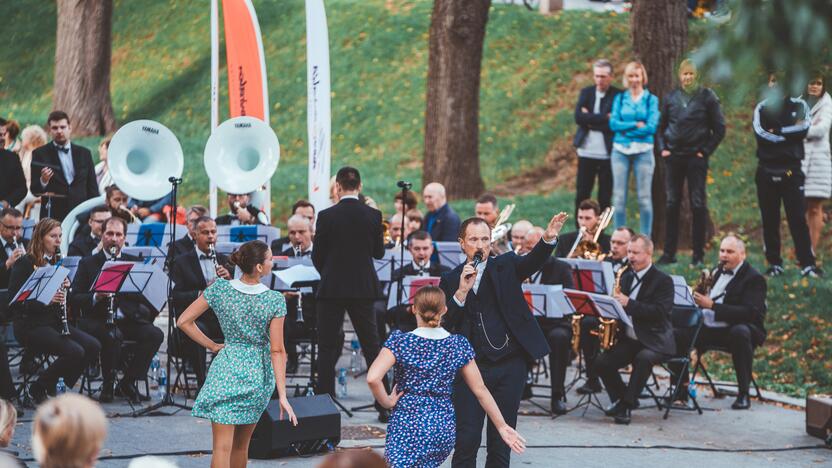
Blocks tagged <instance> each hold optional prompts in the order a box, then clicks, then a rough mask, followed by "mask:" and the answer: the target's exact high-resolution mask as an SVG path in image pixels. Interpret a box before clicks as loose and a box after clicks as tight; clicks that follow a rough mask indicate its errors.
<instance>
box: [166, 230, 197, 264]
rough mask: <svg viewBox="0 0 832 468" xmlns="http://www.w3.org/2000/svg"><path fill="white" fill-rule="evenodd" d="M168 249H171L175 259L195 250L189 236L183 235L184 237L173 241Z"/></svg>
mask: <svg viewBox="0 0 832 468" xmlns="http://www.w3.org/2000/svg"><path fill="white" fill-rule="evenodd" d="M169 248H170V249H171V253H172V255H173V258H176V257H178V256H180V255H182V254H186V253H188V252H191V251H193V250H194V248H195V244H194V241H193V239H191V236H190V235H188V234H185V236H184V237H182V238H180V239H176V240H175V241H173V244H171V245H170V247H169Z"/></svg>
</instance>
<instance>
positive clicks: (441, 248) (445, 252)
mask: <svg viewBox="0 0 832 468" xmlns="http://www.w3.org/2000/svg"><path fill="white" fill-rule="evenodd" d="M433 246H434V248H435V249H436V254H437V255H438V256H439V263H441V264H442V265H446V266H448V267H449V268H451V269H454V268H456V267H457V266H458V265H459V264H461V263H465V255H464V254H463V253H462V247H460V245H459V242H434V243H433Z"/></svg>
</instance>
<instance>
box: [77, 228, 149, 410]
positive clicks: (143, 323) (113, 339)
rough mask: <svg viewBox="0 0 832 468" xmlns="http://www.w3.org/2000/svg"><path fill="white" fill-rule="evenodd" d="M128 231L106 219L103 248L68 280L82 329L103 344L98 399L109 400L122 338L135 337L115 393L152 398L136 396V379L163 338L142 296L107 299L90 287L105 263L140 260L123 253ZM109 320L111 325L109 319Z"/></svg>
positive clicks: (142, 372) (145, 373) (87, 258)
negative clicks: (101, 375) (71, 279)
mask: <svg viewBox="0 0 832 468" xmlns="http://www.w3.org/2000/svg"><path fill="white" fill-rule="evenodd" d="M126 233H127V223H126V222H124V220H123V219H121V218H118V217H113V218H109V219H108V220H107V221H106V222H105V223H104V228H103V237H102V246H103V249H102V250H101V251H100V252H98V253H97V254H95V255H91V256H89V257H86V258H84V259H82V260H81V262H80V263H79V264H78V272H77V273H76V274H75V280H74V281H73V283H72V291H73V293H74V294H73V295H72V297H71V302H72V305H73V307H76V308H78V309H80V310H81V313H82V319H81V321H80V327H81V329H82V330H84V331H86V332H87V333H89V334H90V335H92V336H94V337H96V338H97V339H98V341H100V342H101V373H102V374H103V377H104V382H103V384H102V386H101V395H100V396H99V401H100V402H102V403H109V402H111V401H113V383H114V382H115V377H116V375H115V374H116V366H117V365H118V362H119V355H120V354H121V346H122V343H123V341H124V340H125V339H127V340H130V341H135V342H136V345H135V346H133V349H132V351H133V357H132V358H131V359H130V362H128V363H126V365H125V368H124V378H123V379H122V380H121V382H120V383H119V385H118V389H117V390H118V393H119V394H121V395H122V396H124V397H125V398H127V399H128V400H129V401H131V402H138V401H139V400H140V399H141V400H144V401H148V400H150V396H145V395H141V396H140V395H139V393H138V392H137V391H136V389H135V383H136V381H137V380H139V379H142V378H143V377H144V376H146V375H147V370H148V368H149V367H150V361H151V360H152V359H153V356H154V355H155V354H156V352H157V351H159V347H160V346H161V345H162V341H163V340H164V338H165V336H164V333H162V330H160V329H158V328H156V327H155V326H154V325H153V319H155V318H156V316H157V315H159V311H157V310H155V309H154V308H153V307H152V306H151V305H150V304H149V303H148V302H147V300H146V299H145V298H144V297H143V296H142V295H141V294H139V293H119V294H117V295H116V296H115V297H113V298H112V299H111V298H110V297H109V296H108V295H106V294H102V293H94V292H92V291H91V288H92V287H93V284H94V281H95V279H96V278H97V277H98V274H99V273H100V272H101V268H102V267H103V266H104V263H105V262H108V261H125V262H139V261H141V259H140V258H138V257H135V256H133V255H128V254H122V253H121V249H122V248H123V247H124V240H125V235H126ZM111 300H112V306H113V308H112V310H111V309H110V304H111V302H110V301H111ZM111 312H112V316H110V313H111ZM111 319H112V323H108V322H110V320H111Z"/></svg>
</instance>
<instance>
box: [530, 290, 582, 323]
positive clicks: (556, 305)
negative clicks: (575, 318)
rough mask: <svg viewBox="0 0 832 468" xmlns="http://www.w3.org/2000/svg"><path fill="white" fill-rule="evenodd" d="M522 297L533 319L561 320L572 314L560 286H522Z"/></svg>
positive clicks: (572, 310) (570, 305) (571, 309)
mask: <svg viewBox="0 0 832 468" xmlns="http://www.w3.org/2000/svg"><path fill="white" fill-rule="evenodd" d="M523 295H524V296H525V297H526V302H528V303H529V307H530V309H531V312H532V314H533V315H534V316H535V317H546V318H563V317H564V316H566V315H571V314H572V313H573V312H574V309H573V308H572V304H571V303H570V302H569V299H568V298H567V297H566V294H564V292H563V286H562V285H560V284H555V285H552V284H529V283H524V284H523Z"/></svg>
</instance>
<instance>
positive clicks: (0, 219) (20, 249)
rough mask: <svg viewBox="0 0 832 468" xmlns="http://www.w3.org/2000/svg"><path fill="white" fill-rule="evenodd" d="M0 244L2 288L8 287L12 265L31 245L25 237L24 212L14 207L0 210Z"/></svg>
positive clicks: (0, 278) (0, 281) (0, 282)
mask: <svg viewBox="0 0 832 468" xmlns="http://www.w3.org/2000/svg"><path fill="white" fill-rule="evenodd" d="M0 244H2V245H0V289H7V288H8V287H9V275H10V273H11V271H12V267H14V264H15V262H17V260H18V259H19V258H20V257H22V256H24V255H26V247H28V245H29V243H28V242H27V241H26V239H24V238H23V213H21V212H20V211H18V210H17V209H15V208H14V207H12V208H3V209H2V210H0ZM9 300H11V298H9Z"/></svg>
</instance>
